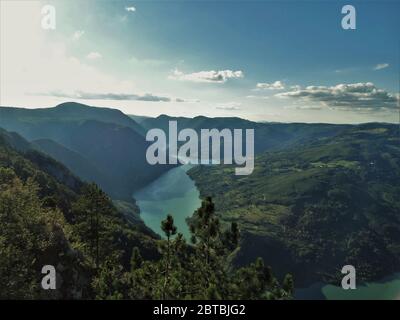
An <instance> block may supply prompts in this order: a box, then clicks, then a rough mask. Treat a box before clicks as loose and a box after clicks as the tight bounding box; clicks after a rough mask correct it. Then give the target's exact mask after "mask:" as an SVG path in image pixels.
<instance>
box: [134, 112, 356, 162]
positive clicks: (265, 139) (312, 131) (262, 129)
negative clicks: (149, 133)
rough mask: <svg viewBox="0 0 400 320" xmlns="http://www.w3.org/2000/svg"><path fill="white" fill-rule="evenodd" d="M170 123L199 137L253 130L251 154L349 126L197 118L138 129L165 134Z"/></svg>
mask: <svg viewBox="0 0 400 320" xmlns="http://www.w3.org/2000/svg"><path fill="white" fill-rule="evenodd" d="M169 121H177V124H178V131H179V130H182V129H185V128H191V129H194V130H196V132H197V133H198V134H200V130H201V129H218V130H222V129H225V128H227V129H231V130H233V129H254V150H255V153H256V154H257V153H261V152H263V151H266V150H279V149H284V148H287V147H290V146H294V145H296V144H301V143H307V142H310V141H315V140H318V139H321V138H326V137H332V136H334V135H336V134H338V133H340V132H342V131H343V130H345V129H346V128H349V127H350V126H349V125H341V124H326V123H321V124H319V123H310V124H307V123H268V122H267V123H261V122H253V121H249V120H245V119H241V118H234V117H224V118H218V117H217V118H208V117H203V116H198V117H195V118H184V117H170V116H167V115H161V116H159V117H157V118H147V119H141V120H140V125H141V126H142V127H143V128H145V129H146V130H149V129H152V128H161V129H163V130H164V131H165V132H168V123H169Z"/></svg>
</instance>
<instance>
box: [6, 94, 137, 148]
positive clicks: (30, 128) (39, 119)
mask: <svg viewBox="0 0 400 320" xmlns="http://www.w3.org/2000/svg"><path fill="white" fill-rule="evenodd" d="M86 120H96V121H100V122H105V123H113V124H117V125H120V126H123V127H128V128H131V129H132V130H134V131H136V132H137V133H139V134H141V135H143V133H144V131H143V128H142V127H141V126H140V125H138V124H137V123H136V122H135V121H134V120H133V119H132V118H130V117H129V116H127V115H125V114H124V113H122V112H121V111H120V110H117V109H110V108H99V107H92V106H88V105H85V104H80V103H76V102H65V103H61V104H59V105H57V106H56V107H54V108H42V109H25V108H13V107H0V127H3V128H4V129H6V130H14V131H17V132H21V134H22V135H23V136H25V137H27V139H29V140H32V139H40V138H43V137H40V136H37V134H38V132H40V131H39V128H38V127H39V126H40V125H42V124H43V125H46V124H48V123H53V122H84V121H86Z"/></svg>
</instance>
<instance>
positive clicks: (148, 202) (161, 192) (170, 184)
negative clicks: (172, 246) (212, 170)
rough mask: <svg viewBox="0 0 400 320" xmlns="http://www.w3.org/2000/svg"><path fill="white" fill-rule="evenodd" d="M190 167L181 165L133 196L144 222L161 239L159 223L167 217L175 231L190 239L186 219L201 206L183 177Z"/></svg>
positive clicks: (195, 191) (188, 182) (185, 176)
mask: <svg viewBox="0 0 400 320" xmlns="http://www.w3.org/2000/svg"><path fill="white" fill-rule="evenodd" d="M191 167H192V166H191V165H184V166H179V167H176V168H174V169H171V170H169V171H168V172H166V173H165V174H163V175H162V176H161V177H159V178H158V179H157V180H155V181H153V182H152V183H151V184H149V185H147V186H146V187H144V188H143V189H140V190H139V191H137V192H136V193H134V194H133V197H134V198H135V199H136V201H137V205H138V206H139V208H140V216H141V218H142V219H143V221H144V223H145V224H146V225H147V226H148V227H149V228H151V229H152V230H153V231H155V232H156V233H158V234H159V235H161V236H163V237H164V234H163V232H162V230H161V221H162V220H164V219H165V218H166V216H167V214H171V215H172V216H173V217H174V223H175V225H176V226H177V228H178V232H180V233H182V234H183V236H184V237H185V238H186V239H187V240H189V239H190V232H189V227H188V225H187V223H186V218H187V217H190V216H192V214H193V212H194V211H195V210H196V209H197V208H199V207H200V204H201V200H200V193H199V191H198V190H197V188H196V186H195V184H194V182H193V180H192V179H190V178H189V176H188V175H187V174H186V171H188V170H189V169H190V168H191Z"/></svg>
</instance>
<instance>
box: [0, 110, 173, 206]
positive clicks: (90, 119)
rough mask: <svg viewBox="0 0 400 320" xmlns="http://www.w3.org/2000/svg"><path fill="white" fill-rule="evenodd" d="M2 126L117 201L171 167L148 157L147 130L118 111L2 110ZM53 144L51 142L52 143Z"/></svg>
mask: <svg viewBox="0 0 400 320" xmlns="http://www.w3.org/2000/svg"><path fill="white" fill-rule="evenodd" d="M0 127H3V128H5V129H6V130H9V131H15V132H17V133H19V134H21V135H22V136H23V137H24V138H26V139H28V140H30V141H34V142H35V143H34V144H35V145H36V147H37V148H38V149H39V150H41V151H43V152H46V153H48V154H49V155H51V156H53V157H54V158H56V159H57V160H59V161H61V162H63V163H65V165H67V166H68V167H69V168H70V169H71V170H72V171H73V172H74V173H75V174H76V175H78V176H79V177H81V178H82V179H85V180H88V181H95V182H96V183H98V184H99V185H100V186H101V187H102V188H104V190H105V191H106V192H107V193H109V194H110V195H111V196H112V197H113V198H114V199H120V200H130V199H131V195H132V192H133V191H134V190H136V189H138V188H141V187H143V186H144V185H146V184H147V183H149V182H150V181H152V180H153V179H155V178H157V177H158V176H159V175H160V174H162V173H163V172H165V171H166V170H168V169H169V166H166V165H160V166H151V165H149V164H148V163H147V161H146V159H145V155H146V150H147V147H148V146H149V145H150V143H148V142H146V141H145V138H144V136H143V135H142V133H143V131H144V129H143V128H142V127H140V126H139V125H138V124H137V123H136V122H135V121H134V120H132V119H131V118H130V117H128V116H126V115H124V114H123V113H122V112H120V111H119V110H114V109H105V108H95V107H89V106H85V105H82V104H76V103H64V104H61V105H58V106H57V107H55V108H48V109H19V108H8V107H1V108H0ZM50 140H51V141H50Z"/></svg>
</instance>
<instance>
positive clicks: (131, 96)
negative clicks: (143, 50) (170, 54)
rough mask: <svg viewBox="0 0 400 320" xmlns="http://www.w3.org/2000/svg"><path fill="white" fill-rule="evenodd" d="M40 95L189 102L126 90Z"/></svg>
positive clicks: (87, 98) (88, 98)
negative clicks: (127, 91)
mask: <svg viewBox="0 0 400 320" xmlns="http://www.w3.org/2000/svg"><path fill="white" fill-rule="evenodd" d="M38 95H45V96H52V97H58V98H70V99H71V98H72V99H83V100H123V101H147V102H171V101H175V102H187V101H186V100H184V99H181V98H175V99H172V98H170V97H166V96H158V95H153V94H151V93H145V94H135V93H126V92H117V93H110V92H109V93H102V92H84V91H80V90H77V91H74V92H64V91H52V92H48V93H42V94H38Z"/></svg>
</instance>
